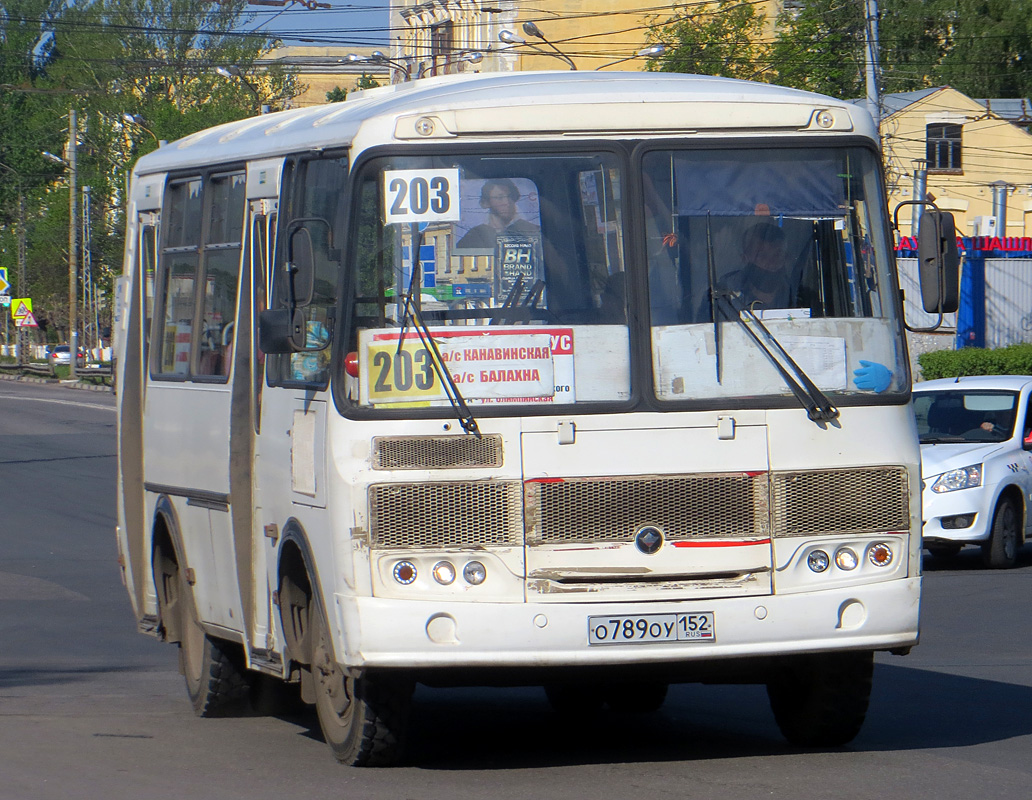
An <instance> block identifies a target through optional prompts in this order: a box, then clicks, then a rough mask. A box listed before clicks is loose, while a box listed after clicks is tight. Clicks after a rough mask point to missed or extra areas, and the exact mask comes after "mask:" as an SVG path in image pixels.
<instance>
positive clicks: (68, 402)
mask: <svg viewBox="0 0 1032 800" xmlns="http://www.w3.org/2000/svg"><path fill="white" fill-rule="evenodd" d="M0 400H24V401H25V402H26V403H54V404H55V405H59V406H79V407H80V408H99V409H103V410H105V411H117V410H118V409H117V408H115V407H114V406H102V405H100V404H98V403H82V402H79V401H77V400H52V399H50V398H48V397H26V396H25V395H19V394H0Z"/></svg>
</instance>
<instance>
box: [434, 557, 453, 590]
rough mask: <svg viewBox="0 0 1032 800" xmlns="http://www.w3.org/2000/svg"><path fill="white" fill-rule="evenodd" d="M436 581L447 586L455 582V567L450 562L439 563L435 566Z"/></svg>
mask: <svg viewBox="0 0 1032 800" xmlns="http://www.w3.org/2000/svg"><path fill="white" fill-rule="evenodd" d="M433 572H434V580H435V581H437V582H438V583H440V584H442V585H444V586H447V585H448V584H449V583H451V582H452V581H453V580H455V567H453V566H452V565H451V563H450V562H448V561H438V562H437V563H436V564H434V570H433Z"/></svg>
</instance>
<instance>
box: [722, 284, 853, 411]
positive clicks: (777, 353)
mask: <svg viewBox="0 0 1032 800" xmlns="http://www.w3.org/2000/svg"><path fill="white" fill-rule="evenodd" d="M714 294H716V297H717V303H718V305H719V306H720V308H721V310H722V311H723V312H724V314H725V315H726V316H727V318H728V319H731V320H733V321H734V322H737V323H738V325H739V327H741V328H742V330H744V331H745V332H746V333H747V334H749V338H750V339H751V340H752V341H753V342H754V343H755V344H756V346H757V347H758V348H760V350H761V351H762V352H763V354H764V355H765V356H767V359H768V360H769V361H770V363H771V364H773V365H774V369H776V370H777V371H778V374H779V375H781V379H782V380H783V381H784V382H785V385H786V386H788V388H789V389H790V390H791V391H792V394H794V395H795V396H796V399H797V400H798V401H799V402H800V404H801V405H802V406H803V408H805V409H806V415H807V416H808V417H809V418H810V419H812V420H813V421H814V422H831V421H832V420H834V419H837V418H838V416H839V411H838V409H837V408H835V406H833V405H832V404H831V401H830V400H829V399H828V398H827V397H826V396H825V394H824V392H822V391H821V390H820V389H819V388H817V384H816V383H814V382H813V380H812V379H811V378H810V376H809V375H807V374H806V372H804V371H803V368H802V367H800V366H799V365H798V364H797V363H796V362H795V361H794V360H793V358H792V356H790V355H789V354H788V351H787V350H786V349H785V348H784V346H783V345H782V344H781V342H779V341H778V340H777V339H776V338H775V336H774V334H772V333H771V332H770V331H769V330H768V329H767V326H766V325H764V324H763V323H762V322H761V321H760V318H759V317H758V316H756V314H755V313H753V310H752V309H751V308H748V307H746V308H745V309H739V308H738V306H736V305H735V304H734V303H733V302H732V301H731V297H730V295H729V294H728V293H727V292H714ZM743 310H744V312H745V314H746V315H747V316H748V318H749V322H751V323H754V324H755V325H756V326H757V327H758V328H759V329H760V330H761V331H762V332H763V335H764V336H765V337H766V339H767V340H768V341H769V342H770V343H771V344H772V345H773V349H771V348H770V347H768V346H767V345H766V344H765V343H764V341H763V339H761V338H760V337H759V336H758V335H757V334H756V331H754V330H753V329H752V328H751V327H750V325H749V322H746V321H745V320H744V319H742V311H743ZM782 360H784V362H785V363H782Z"/></svg>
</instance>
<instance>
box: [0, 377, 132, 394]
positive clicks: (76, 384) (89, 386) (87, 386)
mask: <svg viewBox="0 0 1032 800" xmlns="http://www.w3.org/2000/svg"><path fill="white" fill-rule="evenodd" d="M0 381H20V382H21V383H48V384H52V385H54V386H63V387H65V388H68V389H83V390H85V391H88V392H114V390H115V387H114V386H105V385H104V384H99V383H84V382H82V381H78V380H74V381H73V380H58V379H57V378H39V377H36V376H35V375H9V374H7V373H6V372H0Z"/></svg>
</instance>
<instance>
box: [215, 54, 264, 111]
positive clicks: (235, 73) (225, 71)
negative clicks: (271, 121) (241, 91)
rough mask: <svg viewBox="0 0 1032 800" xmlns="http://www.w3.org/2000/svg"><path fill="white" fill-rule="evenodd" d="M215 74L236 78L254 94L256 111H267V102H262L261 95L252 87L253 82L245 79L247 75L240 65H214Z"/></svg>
mask: <svg viewBox="0 0 1032 800" xmlns="http://www.w3.org/2000/svg"><path fill="white" fill-rule="evenodd" d="M215 74H216V75H221V76H222V77H223V78H236V79H237V80H238V81H240V82H241V83H242V84H244V86H246V87H247V88H248V89H249V90H250V92H251V94H253V95H254V102H255V105H256V106H257V107H258V113H259V114H268V113H269V106H268V104H266V103H263V102H262V96H261V95H260V94H258V90H257V89H256V88H255V87H254V84H253V83H251V82H250V81H249V80H247V77H246V76H245V75H244V73H243V71H241V69H240V67H235V66H233V65H232V64H231V65H230V66H228V67H215Z"/></svg>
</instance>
